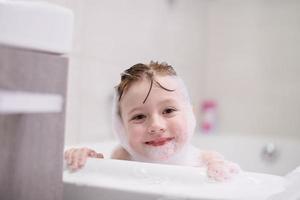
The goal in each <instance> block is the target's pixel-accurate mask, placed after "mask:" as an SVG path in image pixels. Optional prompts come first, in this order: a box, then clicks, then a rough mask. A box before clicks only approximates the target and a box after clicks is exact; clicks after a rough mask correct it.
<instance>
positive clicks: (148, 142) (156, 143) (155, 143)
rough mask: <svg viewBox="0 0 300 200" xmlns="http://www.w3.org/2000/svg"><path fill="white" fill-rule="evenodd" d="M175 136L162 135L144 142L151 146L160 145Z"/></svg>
mask: <svg viewBox="0 0 300 200" xmlns="http://www.w3.org/2000/svg"><path fill="white" fill-rule="evenodd" d="M174 138H175V137H167V138H165V137H162V138H157V139H155V140H151V141H147V142H145V144H147V145H151V146H155V147H156V146H162V145H164V144H166V143H167V142H169V141H171V140H173V139H174Z"/></svg>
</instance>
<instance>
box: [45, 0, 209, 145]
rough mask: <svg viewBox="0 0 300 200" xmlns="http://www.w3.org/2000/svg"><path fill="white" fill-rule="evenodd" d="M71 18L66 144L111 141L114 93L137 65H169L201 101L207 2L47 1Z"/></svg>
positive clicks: (189, 0) (136, 0) (164, 0)
mask: <svg viewBox="0 0 300 200" xmlns="http://www.w3.org/2000/svg"><path fill="white" fill-rule="evenodd" d="M50 2H53V3H58V4H60V5H63V6H66V7H69V8H71V9H72V10H73V11H74V14H75V33H74V34H75V36H74V50H73V52H72V54H71V56H70V71H69V73H70V74H69V93H68V99H69V101H68V105H67V132H66V142H67V144H75V143H78V142H91V141H100V140H101V139H105V138H109V137H112V133H111V120H110V119H111V109H110V107H111V101H112V89H113V87H114V86H115V85H117V83H118V81H119V78H120V77H119V76H120V73H121V72H122V71H123V70H124V69H126V68H128V67H130V66H132V65H133V64H136V63H138V62H149V61H150V60H154V61H156V60H158V61H167V62H168V63H170V64H172V65H173V66H174V67H175V68H176V70H177V71H178V73H179V74H180V75H181V76H182V77H183V78H184V79H185V80H186V82H187V85H188V86H189V88H190V89H191V90H193V88H194V91H196V92H193V93H192V94H193V95H192V96H193V99H194V101H195V104H196V103H197V102H198V101H199V98H200V95H201V93H200V92H201V91H202V90H203V89H202V85H203V83H202V82H201V81H200V82H199V80H203V79H202V78H199V77H201V76H202V74H201V73H202V70H201V68H202V67H203V66H204V54H205V51H204V47H205V46H206V45H205V42H206V41H205V40H204V38H205V37H204V30H203V27H205V20H204V19H205V15H206V13H205V12H206V1H192V0H188V1H173V0H163V1H147V0H125V1H119V0H104V1H103V0H101V1H96V0H94V1H92V0H89V1H86V0H85V1H82V0H64V1H61V0H60V1H59V0H56V1H54V0H50Z"/></svg>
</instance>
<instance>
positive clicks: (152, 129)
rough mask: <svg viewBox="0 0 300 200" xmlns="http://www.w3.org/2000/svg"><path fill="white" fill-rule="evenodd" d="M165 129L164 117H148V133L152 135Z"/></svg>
mask: <svg viewBox="0 0 300 200" xmlns="http://www.w3.org/2000/svg"><path fill="white" fill-rule="evenodd" d="M165 130H166V127H165V122H164V119H162V117H161V116H158V115H154V116H152V117H151V118H150V121H149V127H148V133H149V134H151V135H153V134H157V133H164V132H165Z"/></svg>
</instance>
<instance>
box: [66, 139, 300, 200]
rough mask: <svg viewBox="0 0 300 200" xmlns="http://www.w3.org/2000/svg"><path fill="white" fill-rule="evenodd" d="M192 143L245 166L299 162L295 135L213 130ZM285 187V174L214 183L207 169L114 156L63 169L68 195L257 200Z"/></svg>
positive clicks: (245, 175) (283, 166)
mask: <svg viewBox="0 0 300 200" xmlns="http://www.w3.org/2000/svg"><path fill="white" fill-rule="evenodd" d="M268 142H272V143H273V144H275V145H277V146H276V148H277V149H278V150H277V151H278V152H277V157H275V158H276V159H273V160H272V159H267V160H266V161H264V159H263V158H262V157H261V151H262V148H263V147H264V145H265V144H266V143H268ZM193 143H194V144H195V145H197V146H199V147H201V149H215V150H218V151H219V152H221V153H223V154H224V155H225V156H226V157H227V158H228V159H229V160H233V161H235V162H237V163H239V164H240V165H241V167H242V168H243V169H245V170H250V171H256V172H265V171H267V172H269V171H270V172H271V173H273V174H285V173H287V172H288V171H290V170H291V169H293V168H295V167H296V166H297V165H300V161H299V156H298V157H297V158H296V157H295V156H294V158H293V157H292V155H297V154H298V155H299V146H300V145H296V142H295V140H291V141H290V140H278V141H277V140H270V139H268V138H259V139H254V138H252V139H249V138H247V139H245V138H244V137H220V136H218V137H214V136H213V137H195V138H194V140H193ZM298 144H299V143H298ZM114 145H116V142H104V143H99V144H90V145H88V146H90V147H92V148H94V149H96V150H98V151H100V152H103V153H104V154H105V155H106V156H108V154H109V153H110V152H111V150H112V148H113V147H114ZM271 150H272V149H271ZM295 151H297V152H298V153H297V152H295ZM297 159H298V161H297ZM295 160H296V161H295ZM268 170H269V171H268ZM286 187H287V181H286V178H284V177H282V176H277V175H271V174H263V173H253V172H242V173H241V174H240V175H238V176H236V177H235V178H234V179H233V180H231V181H229V182H225V183H216V182H211V181H210V180H209V179H207V177H206V174H205V169H200V168H193V167H183V166H170V165H160V164H149V163H140V162H132V161H120V160H111V159H101V160H98V159H89V160H88V162H87V165H86V166H85V168H84V169H83V170H80V171H79V172H76V173H70V172H68V171H65V172H64V199H65V200H71V199H72V200H79V199H89V200H94V199H95V200H96V199H97V200H98V199H105V200H106V199H107V200H110V199H112V200H118V199H120V200H121V199H122V200H135V199H136V200H137V199H143V200H148V199H149V200H150V199H151V200H152V199H153V200H154V199H155V200H164V199H172V200H175V199H178V200H179V199H199V200H200V199H251V200H252V199H255V200H256V199H273V197H275V196H276V195H277V196H278V194H284V192H286ZM279 199H282V197H280V198H279Z"/></svg>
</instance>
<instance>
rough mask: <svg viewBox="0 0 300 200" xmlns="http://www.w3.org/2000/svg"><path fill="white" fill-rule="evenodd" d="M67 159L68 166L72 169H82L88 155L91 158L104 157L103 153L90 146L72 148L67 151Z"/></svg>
mask: <svg viewBox="0 0 300 200" xmlns="http://www.w3.org/2000/svg"><path fill="white" fill-rule="evenodd" d="M64 157H65V161H66V163H67V166H68V168H69V169H71V170H72V171H76V170H78V169H81V168H82V167H83V166H84V165H85V163H86V160H87V158H88V157H90V158H103V154H101V153H97V152H96V151H94V150H92V149H89V148H86V147H85V148H71V149H69V150H67V151H65V155H64Z"/></svg>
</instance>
